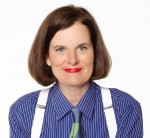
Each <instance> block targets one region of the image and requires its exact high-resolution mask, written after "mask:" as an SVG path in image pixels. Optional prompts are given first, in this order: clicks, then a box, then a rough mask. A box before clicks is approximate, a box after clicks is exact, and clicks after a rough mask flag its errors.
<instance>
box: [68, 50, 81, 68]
mask: <svg viewBox="0 0 150 138" xmlns="http://www.w3.org/2000/svg"><path fill="white" fill-rule="evenodd" d="M67 60H68V64H70V65H76V64H78V62H79V59H78V54H77V52H76V51H69V52H68V57H67Z"/></svg>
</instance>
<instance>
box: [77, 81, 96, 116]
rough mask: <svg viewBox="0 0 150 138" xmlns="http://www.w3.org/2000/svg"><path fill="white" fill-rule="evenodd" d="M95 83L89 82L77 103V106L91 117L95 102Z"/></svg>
mask: <svg viewBox="0 0 150 138" xmlns="http://www.w3.org/2000/svg"><path fill="white" fill-rule="evenodd" d="M95 91H96V90H95V83H94V82H93V81H91V82H90V84H89V87H88V89H87V91H86V93H85V94H84V95H83V97H82V98H81V100H80V102H79V103H78V104H77V106H76V107H77V108H78V109H79V110H80V111H81V112H82V113H83V114H84V115H85V116H87V117H88V118H90V119H92V117H93V114H94V107H95V103H96V93H95Z"/></svg>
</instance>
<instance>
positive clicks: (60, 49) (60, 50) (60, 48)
mask: <svg viewBox="0 0 150 138" xmlns="http://www.w3.org/2000/svg"><path fill="white" fill-rule="evenodd" d="M64 50H65V48H64V47H59V48H57V49H56V51H57V52H63V51H64Z"/></svg>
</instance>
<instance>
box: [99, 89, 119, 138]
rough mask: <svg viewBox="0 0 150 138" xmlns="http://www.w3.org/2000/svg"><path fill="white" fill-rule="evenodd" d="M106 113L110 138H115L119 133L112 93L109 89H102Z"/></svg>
mask: <svg viewBox="0 0 150 138" xmlns="http://www.w3.org/2000/svg"><path fill="white" fill-rule="evenodd" d="M101 94H102V99H103V106H104V112H105V117H106V122H107V127H108V132H109V137H110V138H115V136H116V132H117V124H116V119H115V113H114V109H113V105H112V99H111V93H110V90H109V89H108V88H104V87H101Z"/></svg>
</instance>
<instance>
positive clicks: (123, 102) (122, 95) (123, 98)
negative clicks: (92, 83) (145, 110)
mask: <svg viewBox="0 0 150 138" xmlns="http://www.w3.org/2000/svg"><path fill="white" fill-rule="evenodd" d="M96 90H97V91H99V92H98V93H99V94H100V95H101V86H99V85H98V84H96ZM109 90H110V93H111V97H112V102H113V105H114V106H115V107H116V108H117V109H120V110H121V109H122V110H126V109H131V108H132V109H133V108H134V109H139V108H141V107H140V103H139V102H138V100H137V99H135V98H134V97H133V96H132V95H131V94H130V93H128V92H125V91H123V90H120V89H117V88H109ZM100 97H101V96H100Z"/></svg>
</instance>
